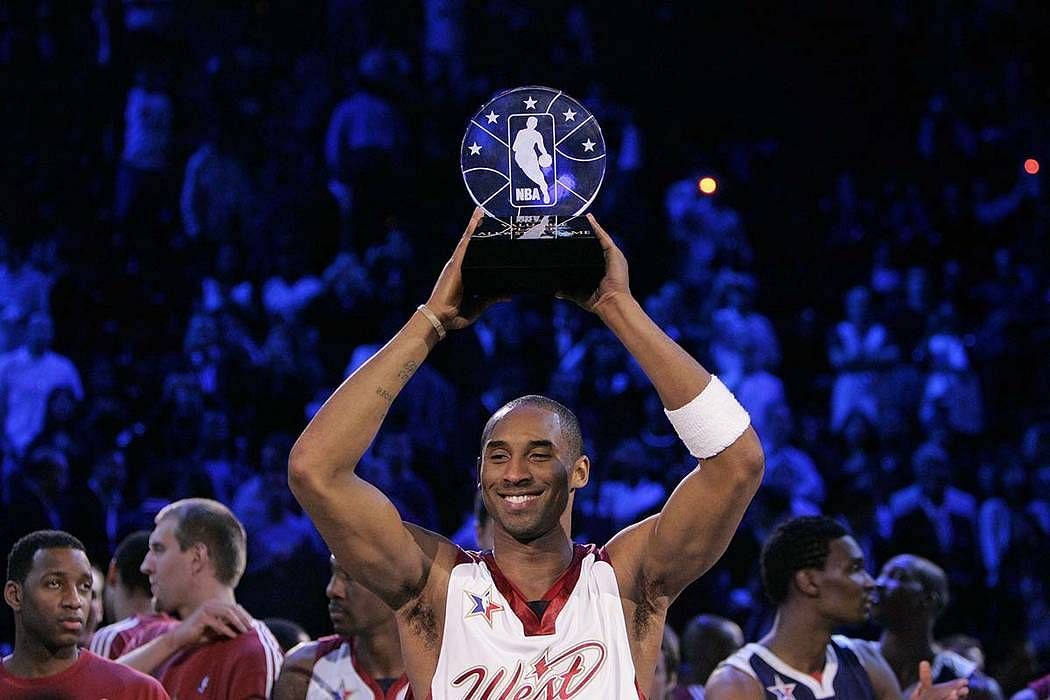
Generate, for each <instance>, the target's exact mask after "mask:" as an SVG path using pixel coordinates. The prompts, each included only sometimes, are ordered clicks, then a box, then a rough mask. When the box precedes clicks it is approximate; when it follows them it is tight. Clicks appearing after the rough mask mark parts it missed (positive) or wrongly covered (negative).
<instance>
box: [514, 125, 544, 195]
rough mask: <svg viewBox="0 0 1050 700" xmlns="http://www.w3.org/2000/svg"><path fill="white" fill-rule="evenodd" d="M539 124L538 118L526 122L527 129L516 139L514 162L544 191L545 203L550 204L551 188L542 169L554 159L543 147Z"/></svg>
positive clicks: (519, 133) (520, 132)
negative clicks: (537, 150) (537, 126)
mask: <svg viewBox="0 0 1050 700" xmlns="http://www.w3.org/2000/svg"><path fill="white" fill-rule="evenodd" d="M537 124H539V120H538V119H536V117H529V118H528V119H527V120H525V128H524V129H522V130H521V131H519V132H518V134H517V136H515V137H514V144H513V145H512V146H511V149H513V151H514V162H515V163H517V164H518V167H519V168H521V171H522V172H523V173H525V174H526V175H528V177H529V179H530V180H532V181H533V182H535V183H536V184H537V185H539V186H540V189H541V190H543V203H544V204H550V203H551V193H550V188H549V187H548V186H547V178H546V177H545V176H544V175H543V170H542V168H545V167H547V166H549V165H550V164H551V163H552V162H553V159H552V157H551V155H550V154H549V153H547V149H546V147H545V146H544V145H543V134H541V133H540V132H539V131H538V130H537V129H536V125H537ZM536 149H539V155H536Z"/></svg>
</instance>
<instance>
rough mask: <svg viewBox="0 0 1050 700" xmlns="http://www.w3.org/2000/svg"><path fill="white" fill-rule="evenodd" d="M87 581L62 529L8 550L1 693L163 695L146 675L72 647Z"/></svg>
mask: <svg viewBox="0 0 1050 700" xmlns="http://www.w3.org/2000/svg"><path fill="white" fill-rule="evenodd" d="M91 583H92V574H91V564H90V563H88V558H87V555H86V554H85V553H84V545H83V544H81V542H80V540H78V539H77V538H75V537H73V536H72V535H70V534H69V533H66V532H62V531H60V530H38V531H36V532H33V533H30V534H28V535H26V536H25V537H23V538H22V539H20V540H18V542H16V543H15V545H14V546H13V547H12V548H11V552H10V554H8V557H7V583H6V584H5V585H4V600H5V601H6V602H7V604H8V606H9V607H10V608H11V609H12V610H13V611H14V615H15V649H14V653H12V654H11V655H10V656H8V657H7V658H5V659H3V662H2V663H0V697H2V698H4V699H5V700H22V699H25V700H29V699H30V698H43V697H47V698H53V699H55V700H63V699H68V700H73V699H74V698H86V697H91V698H110V700H119V699H120V698H127V699H129V700H130V699H132V698H134V699H135V700H139V699H141V700H160V699H161V698H167V697H168V694H167V693H165V692H164V689H163V688H162V687H161V685H160V684H159V683H158V682H157V681H156V680H154V679H152V678H150V677H149V676H146V675H144V674H142V673H139V672H137V671H134V670H132V669H129V668H125V667H124V666H121V665H120V664H117V663H114V662H112V661H109V660H107V659H103V658H100V657H98V656H95V655H94V654H92V653H91V652H90V651H87V650H86V649H80V648H78V646H77V642H78V640H79V638H80V635H81V632H82V631H83V629H84V623H85V620H86V619H87V615H88V606H89V605H90V602H91Z"/></svg>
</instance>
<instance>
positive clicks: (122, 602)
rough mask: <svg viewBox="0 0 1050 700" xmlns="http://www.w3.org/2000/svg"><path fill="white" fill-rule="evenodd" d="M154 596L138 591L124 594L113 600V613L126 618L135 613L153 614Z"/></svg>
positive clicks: (120, 617)
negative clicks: (144, 594)
mask: <svg viewBox="0 0 1050 700" xmlns="http://www.w3.org/2000/svg"><path fill="white" fill-rule="evenodd" d="M153 612H154V611H153V598H152V597H150V596H142V595H139V594H137V593H130V594H122V595H120V596H119V597H118V598H116V599H115V600H114V601H113V615H114V616H115V617H116V618H117V620H124V619H126V618H129V617H132V616H133V615H152V614H153Z"/></svg>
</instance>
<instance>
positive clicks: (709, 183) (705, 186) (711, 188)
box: [696, 177, 718, 194]
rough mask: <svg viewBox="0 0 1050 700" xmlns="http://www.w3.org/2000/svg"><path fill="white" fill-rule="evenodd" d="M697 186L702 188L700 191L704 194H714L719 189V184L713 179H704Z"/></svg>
mask: <svg viewBox="0 0 1050 700" xmlns="http://www.w3.org/2000/svg"><path fill="white" fill-rule="evenodd" d="M696 186H697V187H699V188H700V191H701V192H703V193H704V194H714V193H715V190H717V189H718V183H717V182H716V181H715V179H714V178H713V177H702V178H700V182H698V183H696Z"/></svg>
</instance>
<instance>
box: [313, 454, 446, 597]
mask: <svg viewBox="0 0 1050 700" xmlns="http://www.w3.org/2000/svg"><path fill="white" fill-rule="evenodd" d="M296 496H297V498H299V500H300V501H301V502H302V504H303V506H304V508H306V510H307V511H308V512H309V513H310V518H311V520H313V522H314V525H315V526H316V527H317V530H318V532H320V533H321V537H323V538H324V540H325V542H326V543H327V544H328V547H329V549H331V551H332V554H334V555H335V557H336V559H337V560H338V561H339V564H340V566H342V567H343V568H344V569H346V570H347V571H348V572H349V573H350V575H351V576H353V578H354V579H356V580H357V581H359V582H360V583H361V584H362V585H363V586H365V587H366V588H368V589H369V590H371V591H372V592H373V593H375V594H376V595H378V596H379V597H380V598H381V599H382V600H383V601H384V602H385V603H386V604H387V605H389V606H390V607H391V608H393V609H395V610H396V609H397V608H398V607H400V606H401V605H403V604H404V603H405V602H407V600H409V599H410V598H411V597H413V596H414V595H418V593H419V592H420V590H421V588H422V586H423V584H425V583H426V578H427V574H428V573H429V567H430V563H431V561H432V558H428V557H427V555H426V554H425V552H424V548H423V547H421V546H420V540H419V539H417V537H416V536H415V534H414V532H413V531H412V530H410V529H409V528H408V527H407V526H406V524H405V523H404V521H402V520H401V516H400V514H399V513H398V512H397V508H395V507H394V504H393V503H391V501H390V499H389V498H387V497H386V495H384V494H383V492H382V491H380V490H379V489H378V488H376V487H375V486H373V485H372V484H370V483H368V482H367V481H365V480H363V479H361V478H360V477H359V476H357V475H356V474H353V473H349V472H342V473H338V474H337V475H336V476H334V477H333V478H332V479H331V480H329V481H327V482H326V483H325V485H324V487H323V488H313V489H308V490H303V489H299V490H297V492H296ZM422 539H423V541H424V542H426V541H427V540H426V538H422ZM432 549H434V548H432Z"/></svg>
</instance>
